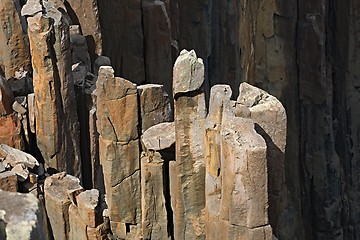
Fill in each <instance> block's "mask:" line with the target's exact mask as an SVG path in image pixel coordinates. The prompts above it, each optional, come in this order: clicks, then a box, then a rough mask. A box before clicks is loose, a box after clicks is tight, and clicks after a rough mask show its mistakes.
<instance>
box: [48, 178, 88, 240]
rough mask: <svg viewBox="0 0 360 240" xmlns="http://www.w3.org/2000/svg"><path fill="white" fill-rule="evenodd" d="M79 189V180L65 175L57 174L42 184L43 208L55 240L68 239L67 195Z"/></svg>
mask: <svg viewBox="0 0 360 240" xmlns="http://www.w3.org/2000/svg"><path fill="white" fill-rule="evenodd" d="M81 189H82V187H81V186H80V180H79V179H78V178H76V177H73V176H71V175H66V173H58V174H54V175H52V176H51V177H48V178H46V180H45V183H44V194H45V195H44V196H45V206H46V212H47V215H48V217H49V221H50V225H51V229H52V232H53V235H54V238H55V240H60V239H68V237H69V231H70V225H69V207H70V205H71V200H70V197H71V195H69V193H73V192H77V191H81ZM78 215H79V214H78ZM79 217H80V215H79ZM85 231H86V229H85Z"/></svg>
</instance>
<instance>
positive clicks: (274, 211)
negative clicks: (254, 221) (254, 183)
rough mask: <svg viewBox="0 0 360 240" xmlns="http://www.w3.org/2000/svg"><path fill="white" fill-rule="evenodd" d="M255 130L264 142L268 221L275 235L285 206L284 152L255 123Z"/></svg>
mask: <svg viewBox="0 0 360 240" xmlns="http://www.w3.org/2000/svg"><path fill="white" fill-rule="evenodd" d="M255 131H256V132H257V133H258V134H259V135H261V136H262V137H263V139H264V140H265V142H266V147H267V150H266V159H267V170H268V198H269V209H268V215H269V221H270V225H271V227H272V228H273V232H274V234H275V236H277V234H276V233H278V232H279V227H280V226H279V221H280V215H281V214H282V213H283V211H284V210H285V208H286V195H284V194H286V191H284V190H285V188H284V187H285V179H284V177H285V176H284V174H285V165H284V164H285V153H284V152H282V151H281V150H280V149H279V148H278V147H277V146H276V144H275V143H274V142H273V140H272V139H271V137H270V136H269V135H268V134H267V133H266V131H265V130H264V129H263V128H262V127H261V126H260V125H259V124H257V123H255Z"/></svg>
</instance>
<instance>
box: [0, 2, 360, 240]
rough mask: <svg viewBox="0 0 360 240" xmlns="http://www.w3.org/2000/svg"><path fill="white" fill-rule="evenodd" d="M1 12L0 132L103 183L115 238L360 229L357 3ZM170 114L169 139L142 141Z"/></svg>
mask: <svg viewBox="0 0 360 240" xmlns="http://www.w3.org/2000/svg"><path fill="white" fill-rule="evenodd" d="M0 18H1V21H0V27H1V31H0V55H1V56H0V75H1V76H0V80H1V96H0V97H1V99H0V100H1V106H2V110H3V111H2V113H1V116H0V120H1V122H0V136H1V139H0V142H1V143H6V144H8V145H11V146H12V147H16V148H21V149H22V150H24V149H25V150H26V151H28V152H31V153H33V154H34V155H36V156H37V158H38V159H39V161H40V162H41V163H44V164H45V168H48V169H47V170H50V169H49V168H52V169H51V170H54V171H66V172H67V173H68V174H73V175H75V176H77V177H79V178H81V180H82V185H83V186H84V187H85V188H88V189H90V188H97V189H98V190H99V194H100V195H103V194H105V193H106V194H107V201H108V202H107V203H108V207H109V211H110V212H109V216H106V217H107V219H108V220H109V222H107V224H108V225H109V226H110V225H111V227H110V228H111V229H112V233H113V234H114V235H116V236H119V237H120V236H122V237H123V236H127V238H131V237H135V236H138V235H139V234H140V235H141V234H144V232H145V233H146V234H145V235H147V236H148V238H151V236H153V238H155V237H154V236H158V237H160V238H161V237H163V236H164V234H165V235H166V234H168V236H170V237H175V239H182V238H185V239H187V238H189V239H190V238H193V237H194V236H196V238H198V239H203V238H205V236H206V237H207V238H209V239H212V238H213V239H219V238H229V237H236V236H247V237H248V238H249V239H250V238H254V239H256V237H257V236H260V235H261V234H260V233H258V232H256V231H255V230H254V229H256V230H259V229H258V228H261V229H260V230H261V231H260V230H259V232H263V236H262V237H261V238H262V239H267V238H268V237H271V235H272V234H273V235H274V236H275V237H277V238H278V239H360V205H359V202H360V110H359V109H358V106H359V104H360V90H359V88H360V67H359V64H360V62H359V59H360V0H348V1H340V0H318V1H311V0H288V1H280V0H253V1H247V0H197V1H193V0H128V1H116V0H107V1H105V0H97V1H96V0H80V1H74V0H63V1H59V0H51V1H35V0H27V1H25V0H16V1H9V0H6V1H5V0H4V1H3V2H2V3H0ZM75 25H77V26H75ZM81 35H83V36H81ZM80 45H81V46H80ZM80 48H81V49H80ZM182 49H188V50H191V49H194V50H195V52H196V54H197V56H196V55H195V53H194V52H190V53H189V52H183V53H182V54H181V55H180V57H179V58H178V56H179V54H180V52H181V50H182ZM197 57H199V58H201V59H202V60H200V59H197ZM177 59H178V61H177V62H176V60H177ZM189 59H190V60H189ZM174 64H175V67H174V69H173V66H174ZM109 65H111V67H110V66H109ZM101 66H107V67H101ZM91 69H93V70H92V72H91ZM99 69H100V74H99V76H97V75H98V72H99ZM179 69H180V70H179ZM173 75H174V76H173ZM117 76H118V77H117ZM98 78H99V80H97V79H98ZM96 81H97V83H96ZM149 83H150V84H149ZM240 83H249V84H251V85H253V86H256V87H258V88H260V89H262V90H264V91H266V92H267V93H266V92H261V91H260V90H259V91H260V92H259V91H258V90H254V89H252V88H250V87H248V85H246V84H242V85H241V87H240ZM134 84H137V85H141V86H136V85H134ZM144 84H149V85H144ZM158 84H161V85H163V86H161V85H158ZM186 84H188V85H186ZM217 84H223V85H220V86H219V85H217ZM74 85H75V89H74ZM142 85H144V86H142ZM215 85H217V86H216V87H214V88H212V87H213V86H215ZM226 85H228V86H226ZM95 89H96V90H95ZM11 90H12V92H13V94H12V93H11ZM210 90H211V91H210ZM222 91H224V92H222ZM210 93H211V94H210ZM249 93H252V94H249ZM255 93H257V94H258V95H257V94H255ZM268 93H269V94H270V95H271V96H270V95H267V94H268ZM239 94H240V95H239ZM13 95H15V98H14V96H13ZM230 95H231V96H230ZM263 96H269V97H267V98H265V97H263ZM272 96H274V97H276V98H277V99H278V100H279V101H280V102H281V104H282V105H283V106H284V108H285V112H283V109H282V107H280V106H281V104H280V103H278V102H277V100H276V101H275V100H273V99H272V98H273V97H272ZM24 97H25V100H24ZM230 97H231V99H232V100H230V99H229V98H230ZM234 99H237V100H236V101H235V100H234ZM249 99H255V100H256V101H255V100H254V102H252V103H251V102H250V103H249V102H248V101H249ZM264 99H265V100H269V99H272V101H271V104H270V103H268V102H266V101H265V100H264ZM261 100H264V101H265V102H261ZM14 102H16V103H17V105H19V104H20V105H22V106H23V108H25V109H24V111H22V110H21V109H20V110H19V109H18V108H16V106H15V107H14V105H13V103H14ZM274 102H276V103H277V104H278V105H276V107H274V105H272V103H274ZM170 103H171V104H172V105H171V104H170ZM259 103H261V104H263V105H261V104H260V105H261V106H262V108H261V109H260V110H259V109H258V108H256V107H258V104H259ZM15 105H16V104H15ZM207 107H209V108H207ZM229 109H230V110H229ZM26 110H27V111H26ZM171 110H174V117H173V116H172V113H171ZM229 112H230V113H229ZM262 114H263V115H262ZM264 116H266V117H264ZM223 118H224V119H227V120H228V121H229V122H227V121H226V120H224V119H223ZM239 118H241V120H239ZM172 119H174V124H175V126H172V128H174V129H172V130H171V131H170V132H171V134H173V132H175V133H174V134H175V135H176V137H175V138H176V140H173V141H175V149H173V146H172V144H173V142H172V143H171V144H170V145H169V146H167V147H166V148H160V147H159V149H155V150H154V149H153V148H149V147H146V146H145V144H144V143H143V144H142V143H141V141H142V140H143V139H142V136H143V135H142V134H145V131H146V130H147V129H148V128H151V127H152V126H153V125H157V124H159V123H162V122H167V121H171V120H172ZM254 124H255V128H253V125H254ZM157 126H158V125H157ZM244 126H248V127H244ZM28 128H29V130H28ZM125 128H126V129H125ZM159 129H160V130H161V129H162V128H160V127H159ZM160 130H158V131H160ZM127 131H129V132H127ZM237 131H239V132H241V133H242V134H243V135H241V134H240V135H237V134H238V132H237ZM154 132H156V131H154ZM278 133H279V135H277V134H278ZM280 133H281V134H280ZM156 134H157V133H156ZM156 134H155V135H156ZM229 135H230V136H231V137H229ZM156 136H157V135H156ZM202 137H204V139H202ZM163 138H165V137H164V136H162V137H161V139H163ZM252 138H253V139H254V142H256V143H257V144H256V146H255V147H254V146H253V145H252V144H254V143H253V142H252V141H250V140H249V139H252ZM285 138H286V141H285ZM234 139H236V141H235V140H234ZM149 141H150V140H149ZM154 141H155V140H154ZM169 141H170V140H169ZM204 141H205V142H204ZM237 141H242V143H243V145H241V144H239V145H237V144H238V142H237ZM285 142H286V143H285ZM159 145H160V137H159ZM170 146H172V147H170ZM285 146H286V147H285ZM142 151H143V153H141V152H142ZM244 152H245V153H244ZM80 155H81V156H80ZM256 156H257V157H256ZM175 158H176V161H174V160H175ZM119 159H125V160H122V161H120V160H119ZM152 159H156V161H154V162H152ZM241 159H245V160H244V161H245V163H246V164H245V163H243V164H245V165H246V166H248V165H249V166H250V168H251V166H252V165H251V164H255V165H254V166H255V168H259V169H258V170H259V171H260V173H259V172H256V171H255V170H254V171H255V172H251V169H250V170H249V169H245V167H244V166H243V165H241V164H240V165H236V164H235V163H238V162H241V161H243V160H241ZM233 161H234V162H235V163H234V162H233ZM264 161H265V162H266V163H267V164H266V166H265V165H262V164H263V163H264ZM254 162H255V163H254ZM0 163H1V162H0ZM233 163H234V168H235V167H238V168H237V170H234V169H230V170H229V169H227V168H226V167H227V166H224V164H233ZM254 166H253V167H254ZM233 170H234V171H233ZM248 171H250V175H249V176H248V175H247V174H249V172H248ZM49 172H50V173H51V171H49ZM159 172H163V173H164V175H160V176H158V175H157V176H156V177H154V176H151V174H159ZM0 173H1V172H0ZM119 173H121V174H120V175H121V176H120V175H119ZM149 174H150V175H149ZM251 174H254V175H256V176H259V179H260V180H259V181H260V182H261V183H262V184H265V185H266V186H267V187H265V188H263V186H262V185H261V186H257V185H256V184H255V185H254V184H253V183H249V182H247V180H246V179H251ZM266 174H267V175H266ZM142 175H144V176H142ZM145 175H146V176H145ZM265 175H266V176H267V177H266V176H265ZM174 176H177V177H174ZM241 177H243V179H240V178H241ZM151 181H154V182H156V181H157V182H160V183H164V185H161V184H160V185H161V186H160V185H159V184H157V185H156V184H153V183H152V182H151ZM249 181H250V180H249ZM155 185H156V186H155ZM244 189H246V190H248V192H246V193H244V194H243V195H242V196H245V197H247V198H249V199H252V198H254V199H261V201H260V202H261V204H260V205H257V206H255V205H256V204H254V206H253V205H252V202H251V201H249V202H251V204H250V203H249V206H250V207H254V209H255V208H259V209H260V210H257V211H256V212H261V211H265V212H262V215H259V216H254V217H253V218H252V217H250V215H251V211H250V210H249V213H248V212H247V211H248V209H242V211H240V210H241V209H240V208H241V207H243V205H241V204H240V203H239V202H232V200H233V199H234V198H237V197H238V198H241V197H239V196H238V195H237V191H239V192H241V191H243V190H244ZM254 189H259V192H256V191H255V190H254ZM152 191H153V192H157V194H158V195H159V194H160V193H164V194H163V195H161V194H160V195H161V196H160V198H158V199H157V200H156V201H154V202H155V203H154V204H155V205H156V206H152V205H151V204H152V202H153V201H151V200H149V198H146V197H144V195H151V192H152ZM124 192H127V193H129V194H127V195H126V196H125V197H124V196H123V193H124ZM130 192H131V194H130ZM99 194H98V195H99ZM261 194H262V195H261ZM45 195H46V194H45ZM170 196H171V197H170ZM214 196H217V197H218V198H219V199H225V200H224V201H225V202H226V204H225V205H224V206H223V205H222V204H223V203H219V202H217V201H218V200H217V199H215V198H214ZM99 201H100V200H99ZM119 202H122V204H119ZM134 202H135V203H136V204H135V203H134ZM240 202H241V201H240ZM75 205H76V204H75ZM267 205H269V206H268V209H267ZM144 206H149V207H144ZM214 206H216V207H214ZM151 207H158V208H159V209H161V210H159V211H160V212H156V211H154V212H152V211H149V209H150V208H151ZM74 209H75V210H74ZM170 209H171V211H170ZM239 209H240V210H239ZM231 210H234V212H231V214H230V213H229V211H231ZM76 211H80V210H77V208H75V207H73V208H72V212H76ZM172 211H173V212H172ZM236 211H238V212H236ZM236 213H238V214H237V215H236ZM156 214H159V217H161V218H162V219H165V220H164V221H168V222H169V223H168V225H167V226H162V225H156V226H154V229H155V228H156V231H154V233H152V229H151V227H149V226H150V225H151V224H153V221H154V220H153V219H156V217H157V215H156ZM242 214H244V216H243V215H242ZM75 215H76V214H75ZM235 215H236V216H237V217H238V218H241V220H239V219H236V216H235ZM245 215H246V216H245ZM257 217H258V218H257ZM244 219H245V220H247V222H242V221H245V220H244ZM254 219H255V220H254ZM259 219H260V220H259ZM72 221H74V222H76V220H74V217H73V219H72ZM74 222H73V223H74ZM209 222H211V224H210V225H209V224H207V223H209ZM105 223H106V222H105ZM259 223H261V224H259ZM105 225H106V224H105ZM239 225H240V226H243V227H244V229H239V228H238V226H239ZM96 226H97V224H96ZM165 227H166V228H167V229H166V230H164V228H165ZM93 228H95V225H94V227H93ZM184 229H186V231H185V230H184ZM217 229H226V231H225V233H224V235H221V234H219V235H217V234H218V231H217ZM94 231H95V230H94ZM142 231H143V232H142ZM105 232H106V231H105ZM106 233H107V232H106ZM66 234H68V233H66ZM72 234H74V232H72ZM152 234H154V235H152ZM226 234H227V235H226ZM257 234H260V235H257ZM100 235H102V234H100ZM145 235H144V236H145ZM129 236H130V237H129Z"/></svg>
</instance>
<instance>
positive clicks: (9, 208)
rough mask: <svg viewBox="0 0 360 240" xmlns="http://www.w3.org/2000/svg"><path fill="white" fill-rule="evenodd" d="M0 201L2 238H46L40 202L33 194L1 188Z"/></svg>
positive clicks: (0, 234)
mask: <svg viewBox="0 0 360 240" xmlns="http://www.w3.org/2000/svg"><path fill="white" fill-rule="evenodd" d="M0 202H1V204H0V237H1V238H2V239H24V240H35V239H36V240H37V239H39V240H42V239H45V236H44V230H45V229H44V228H43V222H42V212H41V208H40V203H39V200H38V199H37V198H36V197H35V196H34V195H33V194H23V193H10V192H6V191H2V190H0ZM2 222H3V223H4V224H2ZM3 235H5V236H3Z"/></svg>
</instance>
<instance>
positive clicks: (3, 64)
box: [0, 0, 30, 79]
mask: <svg viewBox="0 0 360 240" xmlns="http://www.w3.org/2000/svg"><path fill="white" fill-rule="evenodd" d="M21 18H22V17H21V16H20V1H19V0H15V1H13V0H4V1H1V2H0V69H1V72H4V73H5V77H6V78H7V79H10V78H18V77H17V76H18V75H19V74H20V75H21V74H22V72H24V71H28V70H30V54H29V41H28V39H27V36H26V27H25V26H22V23H21V21H24V19H21ZM20 19H21V20H20Z"/></svg>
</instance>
